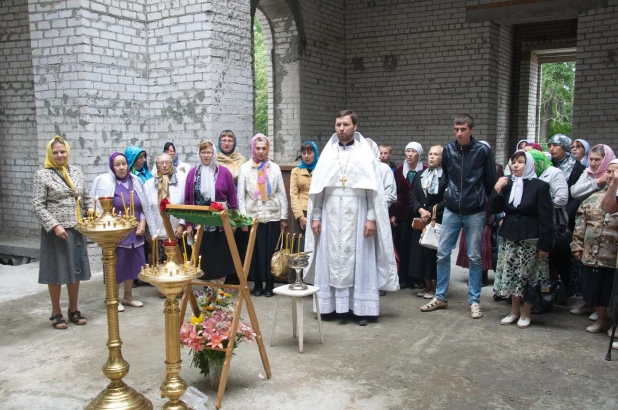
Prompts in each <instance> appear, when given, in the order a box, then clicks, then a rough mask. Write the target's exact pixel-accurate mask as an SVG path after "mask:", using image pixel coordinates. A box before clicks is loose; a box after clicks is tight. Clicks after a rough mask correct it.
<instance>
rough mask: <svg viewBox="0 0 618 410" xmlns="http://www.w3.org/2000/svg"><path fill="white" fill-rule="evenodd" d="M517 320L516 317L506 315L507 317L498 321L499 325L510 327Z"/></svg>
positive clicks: (517, 317)
mask: <svg viewBox="0 0 618 410" xmlns="http://www.w3.org/2000/svg"><path fill="white" fill-rule="evenodd" d="M517 319H519V316H517V315H508V316H507V317H505V318H504V319H502V320H501V321H500V324H501V325H512V324H513V323H515V322H517Z"/></svg>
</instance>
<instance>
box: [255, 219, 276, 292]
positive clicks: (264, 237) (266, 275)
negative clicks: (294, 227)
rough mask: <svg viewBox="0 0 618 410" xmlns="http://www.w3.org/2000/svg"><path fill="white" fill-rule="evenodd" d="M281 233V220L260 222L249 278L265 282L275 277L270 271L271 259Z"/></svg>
mask: <svg viewBox="0 0 618 410" xmlns="http://www.w3.org/2000/svg"><path fill="white" fill-rule="evenodd" d="M280 233H281V224H280V222H279V221H274V222H266V223H259V224H258V227H257V234H256V236H255V247H254V248H253V258H251V269H250V270H249V280H253V281H261V282H264V281H271V280H272V279H273V276H272V273H271V272H270V260H271V259H272V257H273V253H275V246H277V240H279V234H280Z"/></svg>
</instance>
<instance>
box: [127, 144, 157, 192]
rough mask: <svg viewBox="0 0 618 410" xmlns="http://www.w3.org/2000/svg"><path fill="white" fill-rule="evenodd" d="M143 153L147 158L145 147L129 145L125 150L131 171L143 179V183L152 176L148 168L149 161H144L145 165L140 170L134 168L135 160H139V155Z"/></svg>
mask: <svg viewBox="0 0 618 410" xmlns="http://www.w3.org/2000/svg"><path fill="white" fill-rule="evenodd" d="M142 153H143V154H144V158H146V151H145V150H144V149H143V148H140V147H136V146H132V147H127V148H126V149H125V150H124V156H125V157H127V162H128V165H129V172H130V173H132V174H133V175H135V176H137V177H138V178H139V180H140V181H142V183H144V182H146V181H148V180H149V179H150V178H152V174H151V173H150V171H149V170H148V161H145V162H144V166H143V167H142V169H141V170H139V171H138V170H136V169H135V168H133V164H135V160H137V158H139V156H140V155H141V154H142Z"/></svg>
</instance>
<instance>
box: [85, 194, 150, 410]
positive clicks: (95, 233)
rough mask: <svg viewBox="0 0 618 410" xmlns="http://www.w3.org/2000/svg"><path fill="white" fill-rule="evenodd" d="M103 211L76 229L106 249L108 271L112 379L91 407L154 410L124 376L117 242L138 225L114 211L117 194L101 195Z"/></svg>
mask: <svg viewBox="0 0 618 410" xmlns="http://www.w3.org/2000/svg"><path fill="white" fill-rule="evenodd" d="M100 202H101V208H102V209H103V215H101V216H100V217H98V218H97V217H96V215H92V216H89V217H88V218H86V219H83V220H81V221H79V222H78V224H77V225H76V227H75V228H76V229H77V230H78V231H79V232H81V233H82V234H84V235H86V236H87V237H88V238H90V239H91V240H92V241H94V242H96V244H97V245H99V246H100V247H101V249H103V256H102V260H103V271H104V273H105V305H106V308H107V334H108V339H107V349H108V357H107V362H106V363H105V364H104V365H103V374H104V375H105V377H107V378H108V379H110V380H111V383H110V384H109V385H108V386H107V387H106V388H105V390H103V391H102V392H101V393H99V395H98V396H97V397H95V398H94V399H93V400H92V401H91V402H90V404H89V405H88V407H86V408H87V409H101V410H104V409H105V410H107V409H109V410H111V409H114V410H120V409H127V410H129V409H130V410H152V403H151V402H150V400H148V399H147V398H146V397H144V396H143V395H142V394H140V393H138V392H137V391H135V390H133V389H132V388H131V387H129V386H128V385H127V384H126V383H124V382H123V381H122V378H123V377H125V376H126V375H127V374H128V373H129V363H127V361H126V360H124V358H123V357H122V349H121V348H122V340H121V339H120V328H119V324H118V299H117V298H116V260H117V257H116V252H115V249H116V246H117V245H118V243H119V242H120V241H121V240H123V239H124V238H126V236H127V235H128V234H129V233H130V232H131V231H132V230H133V229H135V227H136V226H137V221H136V220H135V218H120V217H118V216H115V215H112V212H111V211H112V207H113V198H100Z"/></svg>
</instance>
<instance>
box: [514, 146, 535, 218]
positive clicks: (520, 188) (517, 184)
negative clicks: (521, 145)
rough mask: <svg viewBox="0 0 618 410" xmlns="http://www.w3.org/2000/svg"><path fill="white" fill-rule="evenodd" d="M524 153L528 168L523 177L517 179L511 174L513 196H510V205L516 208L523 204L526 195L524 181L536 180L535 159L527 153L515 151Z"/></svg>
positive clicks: (525, 169)
mask: <svg viewBox="0 0 618 410" xmlns="http://www.w3.org/2000/svg"><path fill="white" fill-rule="evenodd" d="M518 152H522V153H523V154H524V155H525V156H526V167H525V168H524V173H523V174H522V175H521V177H516V176H515V174H511V177H513V188H511V195H510V196H509V203H512V204H513V206H515V208H517V207H518V206H519V204H520V203H521V197H522V195H523V194H524V179H533V178H536V172H535V171H534V158H532V155H530V154H529V153H527V152H526V151H522V150H519V151H515V153H518Z"/></svg>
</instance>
